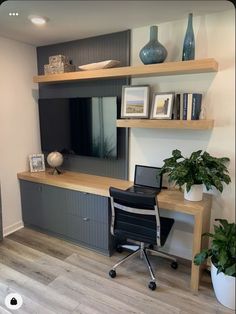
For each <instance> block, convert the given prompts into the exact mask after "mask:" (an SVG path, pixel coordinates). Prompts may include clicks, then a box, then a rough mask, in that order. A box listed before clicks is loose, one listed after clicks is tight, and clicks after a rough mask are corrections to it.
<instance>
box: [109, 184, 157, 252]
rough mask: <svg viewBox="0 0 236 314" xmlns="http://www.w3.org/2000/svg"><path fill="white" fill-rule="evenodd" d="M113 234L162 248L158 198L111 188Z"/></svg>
mask: <svg viewBox="0 0 236 314" xmlns="http://www.w3.org/2000/svg"><path fill="white" fill-rule="evenodd" d="M109 192H110V200H111V211H112V217H111V233H112V234H113V235H115V236H121V237H125V238H130V239H132V240H137V241H141V242H145V243H152V244H157V245H159V246H160V233H161V226H160V215H159V207H158V204H157V197H156V196H154V195H145V194H138V193H134V192H129V191H124V190H120V189H117V188H114V187H110V189H109Z"/></svg>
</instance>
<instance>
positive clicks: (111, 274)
mask: <svg viewBox="0 0 236 314" xmlns="http://www.w3.org/2000/svg"><path fill="white" fill-rule="evenodd" d="M109 276H110V277H111V278H115V277H116V271H115V270H114V269H111V270H110V271H109Z"/></svg>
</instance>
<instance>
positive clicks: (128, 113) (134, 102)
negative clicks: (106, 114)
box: [121, 85, 150, 119]
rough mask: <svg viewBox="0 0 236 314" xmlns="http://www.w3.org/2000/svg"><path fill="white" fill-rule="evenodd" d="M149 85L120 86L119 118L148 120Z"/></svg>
mask: <svg viewBox="0 0 236 314" xmlns="http://www.w3.org/2000/svg"><path fill="white" fill-rule="evenodd" d="M149 91H150V87H149V85H142V86H141V85H133V86H132V85H131V86H122V102H121V118H136V119H140V118H148V116H149Z"/></svg>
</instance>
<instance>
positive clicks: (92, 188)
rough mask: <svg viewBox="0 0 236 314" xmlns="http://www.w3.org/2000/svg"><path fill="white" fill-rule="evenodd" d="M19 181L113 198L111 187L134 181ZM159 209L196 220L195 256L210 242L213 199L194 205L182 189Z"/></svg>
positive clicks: (194, 273)
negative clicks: (204, 238)
mask: <svg viewBox="0 0 236 314" xmlns="http://www.w3.org/2000/svg"><path fill="white" fill-rule="evenodd" d="M17 177H18V179H21V180H26V181H31V182H36V183H43V184H47V185H52V186H57V187H61V188H65V189H70V190H76V191H80V192H86V193H91V194H96V195H101V196H106V197H109V187H110V186H114V187H116V188H120V189H124V190H125V189H127V188H128V187H130V186H131V185H133V182H131V181H126V180H119V179H114V178H109V177H101V176H94V175H89V174H84V173H78V172H69V171H66V172H65V173H63V174H62V175H51V174H49V173H48V172H37V173H30V172H23V173H19V174H18V175H17ZM158 203H159V207H160V208H163V209H167V210H171V211H176V212H181V213H185V214H189V215H193V217H194V231H193V252H192V254H193V257H194V256H195V254H196V253H198V252H199V251H200V250H201V248H202V247H206V246H207V245H208V241H205V242H203V243H202V237H201V235H202V233H203V232H207V231H209V226H210V211H211V196H210V195H208V194H204V197H203V200H202V201H200V202H190V201H187V200H185V199H184V197H183V193H181V192H180V191H178V190H163V191H162V192H161V193H160V194H159V195H158ZM199 278H200V268H199V267H198V266H195V265H194V264H193V262H192V267H191V282H190V286H191V289H192V290H193V291H194V292H197V291H198V287H199Z"/></svg>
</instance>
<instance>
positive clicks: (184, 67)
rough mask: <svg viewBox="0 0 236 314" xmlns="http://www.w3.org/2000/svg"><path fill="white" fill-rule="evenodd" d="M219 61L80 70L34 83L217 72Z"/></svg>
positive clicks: (42, 78)
mask: <svg viewBox="0 0 236 314" xmlns="http://www.w3.org/2000/svg"><path fill="white" fill-rule="evenodd" d="M217 71H218V63H217V62H216V61H215V59H212V58H209V59H201V60H190V61H177V62H166V63H159V64H150V65H140V66H127V67H120V68H110V69H101V70H94V71H78V72H69V73H62V74H51V75H38V76H34V78H33V82H34V83H57V82H58V83H59V82H70V81H79V80H91V79H104V78H118V77H124V76H130V77H140V76H165V75H180V74H195V73H206V72H217Z"/></svg>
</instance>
